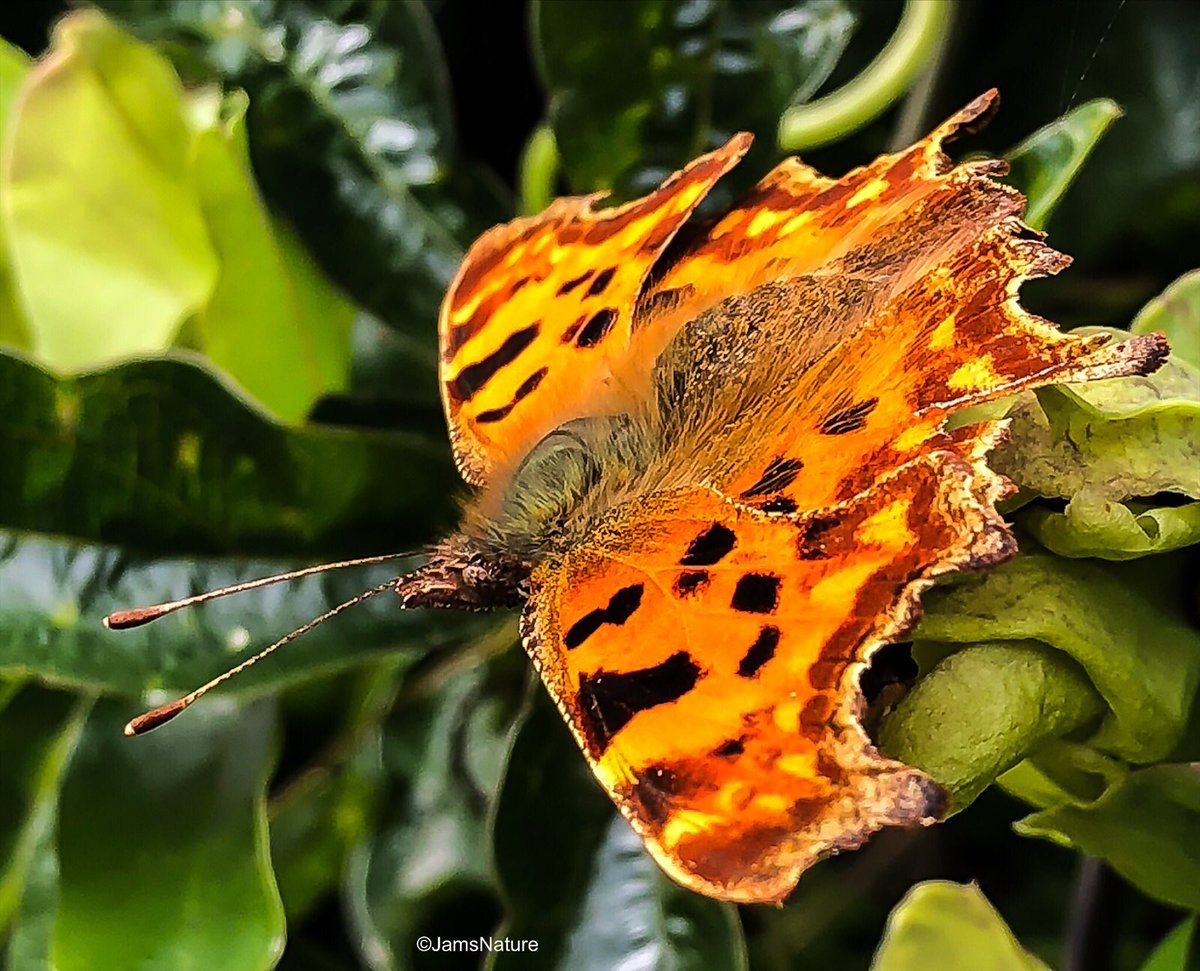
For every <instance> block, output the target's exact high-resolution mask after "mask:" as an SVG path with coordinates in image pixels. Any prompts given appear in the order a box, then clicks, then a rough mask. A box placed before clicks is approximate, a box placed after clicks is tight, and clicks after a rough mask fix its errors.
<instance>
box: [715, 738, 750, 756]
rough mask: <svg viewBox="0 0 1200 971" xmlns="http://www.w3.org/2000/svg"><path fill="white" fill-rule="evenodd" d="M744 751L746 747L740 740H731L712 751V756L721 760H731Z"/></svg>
mask: <svg viewBox="0 0 1200 971" xmlns="http://www.w3.org/2000/svg"><path fill="white" fill-rule="evenodd" d="M744 751H746V746H745V744H744V743H743V742H742V740H741V739H740V738H734V739H731V740H730V741H728V742H725V743H724V744H722V745H718V746H717V747H716V748H715V749H713V755H715V756H717V757H718V758H722V759H732V758H734V757H735V756H738V755H741V754H742V753H743V752H744Z"/></svg>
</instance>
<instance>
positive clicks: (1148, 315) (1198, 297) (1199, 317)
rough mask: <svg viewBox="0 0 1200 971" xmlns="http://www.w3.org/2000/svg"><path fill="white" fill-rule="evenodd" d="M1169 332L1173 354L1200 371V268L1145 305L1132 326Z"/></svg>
mask: <svg viewBox="0 0 1200 971" xmlns="http://www.w3.org/2000/svg"><path fill="white" fill-rule="evenodd" d="M1129 329H1130V330H1131V331H1133V333H1135V334H1149V333H1152V332H1154V331H1156V330H1158V331H1162V332H1163V333H1164V334H1166V335H1167V340H1169V341H1170V342H1171V353H1172V354H1173V355H1174V356H1175V357H1177V358H1178V359H1179V360H1180V361H1183V362H1184V363H1185V364H1188V365H1191V367H1193V368H1195V369H1196V370H1197V371H1200V270H1192V271H1191V272H1190V273H1185V274H1184V275H1183V276H1181V277H1180V278H1179V279H1178V280H1176V281H1175V282H1174V283H1172V284H1171V285H1170V286H1169V287H1167V288H1166V289H1165V290H1164V291H1163V292H1162V293H1161V294H1159V295H1158V296H1157V297H1155V298H1154V299H1153V300H1151V301H1150V302H1149V303H1148V304H1146V306H1145V307H1143V308H1142V310H1141V313H1139V314H1138V315H1137V316H1136V317H1135V318H1134V319H1133V324H1132V325H1131V326H1130V328H1129Z"/></svg>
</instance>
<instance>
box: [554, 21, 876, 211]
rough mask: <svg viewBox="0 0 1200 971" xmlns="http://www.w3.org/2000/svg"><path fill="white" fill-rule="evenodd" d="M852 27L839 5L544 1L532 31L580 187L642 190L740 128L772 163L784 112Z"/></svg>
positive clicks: (825, 68)
mask: <svg viewBox="0 0 1200 971" xmlns="http://www.w3.org/2000/svg"><path fill="white" fill-rule="evenodd" d="M855 24H856V18H855V17H854V15H853V14H852V13H851V10H850V8H849V6H848V5H847V4H845V3H842V2H840V0H834V2H829V0H767V2H757V3H730V2H725V0H701V2H697V3H677V2H674V0H624V2H622V3H619V4H613V3H608V2H605V0H575V2H572V3H569V4H567V3H558V2H554V0H538V2H537V3H536V4H535V6H534V25H535V26H534V38H535V43H536V45H537V50H538V55H539V60H540V63H541V69H542V76H543V80H544V81H545V83H546V86H547V88H548V89H549V92H550V119H551V123H552V124H553V127H554V132H555V135H556V136H557V142H558V148H559V151H560V153H561V155H562V161H563V166H564V168H565V170H566V173H567V176H568V178H569V179H570V181H571V184H572V186H573V187H574V188H576V189H578V190H581V191H591V190H595V189H601V188H615V190H616V191H617V193H618V195H620V196H623V197H632V196H636V195H640V194H642V193H645V192H647V191H649V190H650V189H651V188H653V187H654V186H656V185H657V184H658V183H659V182H660V181H661V180H662V179H663V178H664V177H665V176H667V175H669V174H670V173H671V172H673V171H675V170H676V169H678V168H680V167H682V166H683V165H684V164H685V163H686V162H688V161H689V160H691V159H692V158H693V157H694V156H696V155H698V154H699V153H700V152H703V151H706V150H708V149H710V148H713V147H715V146H717V145H719V144H721V143H723V142H724V141H725V140H726V139H728V138H729V137H730V136H731V135H732V134H733V133H734V132H736V131H739V130H750V131H753V132H755V133H756V134H757V135H758V136H759V137H758V140H757V144H756V151H755V154H756V155H757V156H758V157H759V161H760V162H767V161H770V160H774V159H775V158H777V154H778V153H777V149H776V148H775V147H774V146H775V129H776V126H777V124H778V122H779V116H780V114H781V112H782V111H783V109H784V108H786V107H787V106H788V105H790V104H793V103H797V102H801V101H804V100H807V98H808V97H810V96H811V95H812V94H813V93H814V92H815V91H816V90H817V88H819V87H820V85H821V84H822V83H823V82H824V81H825V80H826V79H827V78H828V77H829V75H830V73H831V72H832V71H833V68H834V67H835V66H836V64H837V63H838V60H839V59H840V57H841V55H842V52H843V51H844V50H845V47H846V44H847V43H848V42H849V39H850V36H851V33H852V32H853V30H854V27H855ZM747 167H748V168H749V169H751V170H755V169H757V168H758V166H756V165H755V164H754V163H753V162H749V163H747Z"/></svg>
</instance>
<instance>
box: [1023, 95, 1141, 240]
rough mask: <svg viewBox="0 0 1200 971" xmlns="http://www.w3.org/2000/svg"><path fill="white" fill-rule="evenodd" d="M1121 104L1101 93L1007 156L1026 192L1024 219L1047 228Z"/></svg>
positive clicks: (1029, 138)
mask: <svg viewBox="0 0 1200 971" xmlns="http://www.w3.org/2000/svg"><path fill="white" fill-rule="evenodd" d="M1120 117H1121V108H1120V106H1119V105H1118V104H1117V103H1116V102H1115V101H1111V100H1109V99H1108V98H1097V99H1096V100H1094V101H1089V102H1087V103H1086V104H1081V105H1080V106H1079V107H1078V108H1075V109H1073V110H1072V111H1069V112H1067V114H1065V115H1063V116H1062V117H1061V118H1058V119H1056V120H1055V121H1052V122H1051V123H1050V124H1049V125H1046V126H1045V127H1043V128H1039V129H1038V130H1037V131H1035V132H1034V133H1033V134H1032V135H1030V136H1029V137H1028V138H1027V139H1025V141H1023V142H1021V144H1020V145H1018V146H1017V147H1016V148H1013V149H1011V150H1009V151H1008V152H1007V153H1006V155H1005V158H1007V159H1008V163H1009V165H1010V166H1012V168H1011V171H1010V173H1009V177H1008V181H1010V182H1012V184H1013V185H1015V186H1016V187H1017V188H1018V189H1020V190H1021V191H1022V192H1023V193H1025V199H1026V204H1025V217H1024V218H1025V222H1026V223H1027V224H1028V225H1030V226H1032V227H1033V228H1034V229H1045V228H1046V223H1047V222H1049V220H1050V216H1051V214H1052V213H1053V212H1054V209H1055V207H1056V206H1057V205H1058V203H1059V201H1060V200H1061V199H1062V197H1063V196H1064V195H1065V194H1066V192H1067V190H1068V189H1069V188H1070V187H1071V184H1072V183H1073V182H1074V181H1075V179H1076V177H1077V176H1078V175H1079V172H1080V169H1082V167H1083V165H1084V163H1085V162H1086V161H1087V159H1088V156H1089V155H1091V153H1092V150H1093V149H1094V148H1095V147H1096V145H1097V144H1098V143H1099V141H1100V139H1101V138H1103V137H1104V133H1105V132H1106V131H1108V128H1109V126H1110V125H1111V124H1112V123H1113V122H1114V121H1116V120H1117V119H1118V118H1120Z"/></svg>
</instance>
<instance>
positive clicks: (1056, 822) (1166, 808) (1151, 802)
mask: <svg viewBox="0 0 1200 971" xmlns="http://www.w3.org/2000/svg"><path fill="white" fill-rule="evenodd" d="M1015 827H1016V829H1017V831H1018V832H1020V833H1023V834H1025V835H1029V836H1041V837H1045V838H1048V839H1054V840H1056V841H1059V842H1063V841H1065V842H1066V843H1067V844H1068V845H1070V846H1074V847H1076V848H1078V849H1079V850H1080V851H1082V852H1084V853H1087V854H1088V855H1090V856H1099V857H1103V858H1104V859H1105V860H1107V861H1108V862H1109V863H1110V864H1111V865H1112V867H1113V869H1115V870H1116V871H1117V872H1118V873H1120V874H1121V875H1122V876H1124V877H1125V878H1126V879H1127V880H1129V882H1130V883H1132V884H1134V885H1135V886H1136V887H1137V888H1138V889H1139V890H1141V891H1142V892H1143V893H1146V894H1148V895H1149V896H1151V897H1154V898H1156V899H1158V900H1162V901H1165V902H1166V903H1169V904H1173V905H1175V906H1177V907H1183V908H1186V909H1188V910H1198V909H1200V764H1178V765H1170V764H1164V765H1153V766H1150V767H1148V768H1145V769H1139V770H1137V771H1135V772H1130V773H1129V774H1128V776H1126V777H1125V778H1124V779H1122V780H1121V781H1119V782H1117V783H1115V784H1114V785H1112V786H1110V787H1109V788H1108V789H1107V791H1105V792H1104V794H1103V795H1102V796H1100V798H1098V799H1096V800H1095V801H1094V802H1090V803H1065V804H1062V805H1058V806H1054V807H1051V808H1049V809H1044V810H1042V811H1040V812H1036V813H1034V814H1033V815H1031V816H1027V817H1025V818H1024V819H1022V820H1020V821H1019V822H1017V823H1016V824H1015Z"/></svg>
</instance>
